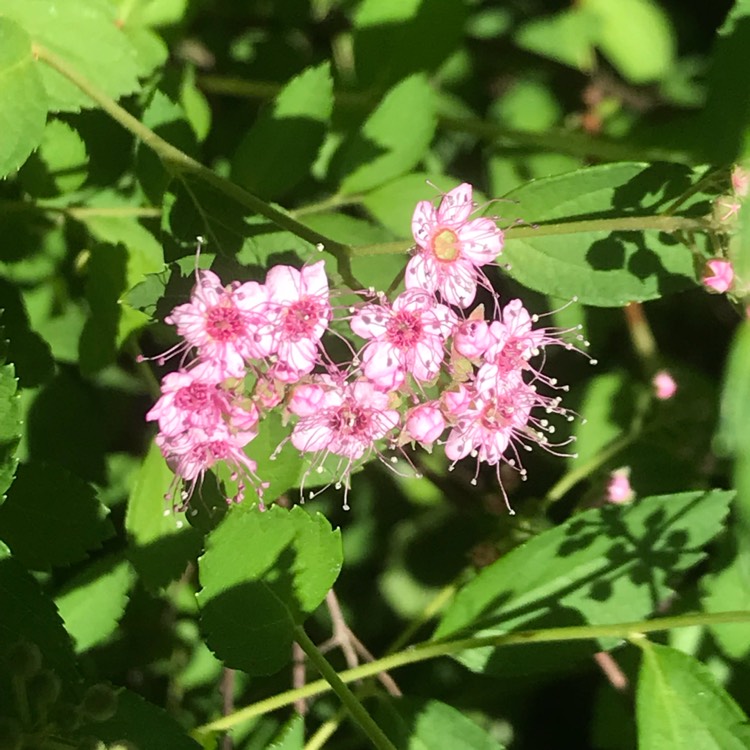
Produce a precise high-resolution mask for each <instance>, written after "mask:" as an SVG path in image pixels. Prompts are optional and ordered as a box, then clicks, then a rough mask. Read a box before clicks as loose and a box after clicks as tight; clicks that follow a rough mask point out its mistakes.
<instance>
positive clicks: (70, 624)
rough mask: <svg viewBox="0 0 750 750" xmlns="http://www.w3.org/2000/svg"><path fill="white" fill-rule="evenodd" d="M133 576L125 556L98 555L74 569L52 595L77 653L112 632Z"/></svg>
mask: <svg viewBox="0 0 750 750" xmlns="http://www.w3.org/2000/svg"><path fill="white" fill-rule="evenodd" d="M133 580H134V575H133V569H132V568H131V566H130V564H129V563H128V562H127V560H122V559H120V558H119V557H108V558H102V559H100V560H97V561H96V562H94V563H92V564H91V565H89V566H87V567H86V568H85V569H84V570H82V571H81V572H80V573H78V574H77V575H76V576H75V577H74V578H73V579H72V580H71V581H69V582H68V583H67V584H66V586H65V588H64V589H63V590H62V591H61V592H60V593H59V594H58V595H57V596H56V597H55V604H56V605H57V609H58V611H59V612H60V616H61V617H62V619H63V622H64V623H65V629H66V630H67V631H68V633H70V635H71V637H72V638H73V640H74V642H75V647H76V651H77V652H78V653H82V652H84V651H88V649H90V648H93V647H94V646H98V645H99V644H100V643H102V642H103V641H106V639H107V638H109V637H110V636H111V635H112V634H113V633H114V632H115V630H116V629H117V623H118V621H119V620H120V618H121V617H122V614H123V612H124V611H125V605H126V604H127V602H128V592H129V590H130V588H131V586H132V584H133Z"/></svg>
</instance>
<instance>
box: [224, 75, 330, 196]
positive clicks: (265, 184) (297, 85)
mask: <svg viewBox="0 0 750 750" xmlns="http://www.w3.org/2000/svg"><path fill="white" fill-rule="evenodd" d="M332 111H333V79H332V78H331V69H330V64H329V63H327V62H326V63H323V64H321V65H318V66H316V67H311V68H307V69H306V70H304V71H303V72H302V73H300V74H299V75H298V76H295V77H294V78H292V80H291V81H289V83H287V84H286V86H284V88H283V89H282V90H281V92H280V93H279V94H278V95H277V97H276V98H275V100H274V102H273V104H272V105H269V107H268V108H267V109H266V110H265V111H264V112H263V113H262V114H261V115H260V117H259V118H258V120H257V121H256V122H255V124H254V125H253V126H252V127H251V128H250V130H249V131H248V132H247V134H246V135H245V137H244V138H243V139H242V142H241V143H240V145H239V147H238V149H237V152H236V153H235V155H234V159H233V161H232V179H234V180H235V182H238V183H239V184H240V185H243V186H244V187H246V188H247V189H248V190H249V191H250V192H252V193H255V194H257V195H259V196H261V197H262V198H266V199H276V198H279V197H281V196H283V195H284V194H285V193H287V192H288V191H289V190H291V189H292V188H294V187H295V186H296V185H298V184H299V183H300V182H301V181H302V180H304V179H305V178H306V177H308V175H309V173H310V168H311V167H312V164H313V162H314V161H315V158H316V157H317V155H318V151H319V150H320V147H321V145H322V144H323V139H324V137H325V134H326V129H327V125H328V122H329V121H330V119H331V113H332Z"/></svg>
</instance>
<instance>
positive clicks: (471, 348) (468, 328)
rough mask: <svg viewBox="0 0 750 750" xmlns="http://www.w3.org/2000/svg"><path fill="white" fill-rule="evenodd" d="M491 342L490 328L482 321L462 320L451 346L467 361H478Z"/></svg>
mask: <svg viewBox="0 0 750 750" xmlns="http://www.w3.org/2000/svg"><path fill="white" fill-rule="evenodd" d="M491 342H492V337H491V336H490V328H489V326H488V325H487V323H486V322H485V321H484V320H471V319H469V320H464V321H462V322H461V323H460V324H459V326H458V327H457V328H456V331H455V333H454V334H453V346H455V347H456V351H457V352H458V353H459V354H461V355H462V356H464V357H466V358H468V359H479V358H480V357H481V356H482V355H483V354H484V353H485V351H487V347H488V346H489V345H490V343H491Z"/></svg>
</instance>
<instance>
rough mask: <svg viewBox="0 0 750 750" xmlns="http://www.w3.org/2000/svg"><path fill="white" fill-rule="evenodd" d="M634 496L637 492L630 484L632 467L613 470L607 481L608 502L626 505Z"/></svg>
mask: <svg viewBox="0 0 750 750" xmlns="http://www.w3.org/2000/svg"><path fill="white" fill-rule="evenodd" d="M634 498H635V492H633V488H632V487H631V486H630V469H629V468H627V467H625V468H622V469H616V470H615V471H613V472H612V474H611V475H610V478H609V482H608V483H607V502H610V503H614V504H615V505H624V504H626V503H630V502H632V501H633V499H634Z"/></svg>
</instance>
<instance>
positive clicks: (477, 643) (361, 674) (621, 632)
mask: <svg viewBox="0 0 750 750" xmlns="http://www.w3.org/2000/svg"><path fill="white" fill-rule="evenodd" d="M742 622H746V623H750V610H740V611H732V612H694V613H689V614H684V615H674V616H672V617H658V618H655V619H653V620H639V621H637V622H621V623H615V624H612V625H574V626H567V627H560V628H545V629H542V630H522V631H518V632H515V633H503V634H500V635H485V636H475V637H473V638H462V639H459V640H444V641H424V642H422V643H419V644H417V645H415V646H411V647H409V648H407V649H404V650H403V651H399V652H398V653H395V654H391V655H389V656H385V657H383V658H382V659H376V660H375V661H372V662H368V663H367V664H361V665H360V666H358V667H355V668H354V669H347V670H346V671H344V672H340V673H338V674H337V678H338V679H339V680H340V681H341V682H343V683H344V684H348V683H350V682H355V681H356V680H362V679H365V678H367V677H373V676H375V675H377V674H379V673H380V672H383V671H390V670H392V669H398V668H399V667H404V666H406V665H407V664H415V663H417V662H422V661H429V660H430V659H436V658H438V657H441V656H450V655H452V654H458V653H461V652H462V651H469V650H471V649H475V648H486V647H488V646H490V647H497V646H517V645H522V644H527V643H555V642H563V641H587V640H593V639H598V638H623V639H628V638H633V637H634V636H636V635H638V634H642V635H643V634H646V633H657V632H660V631H664V630H673V629H677V628H688V627H695V626H696V625H726V624H729V623H742ZM316 651H317V649H316ZM321 658H322V657H321ZM323 661H325V659H324V660H323ZM326 664H327V665H328V668H329V669H331V670H333V667H331V666H330V664H328V662H326ZM331 689H332V685H330V684H329V683H328V682H327V681H326V680H316V681H315V682H310V683H308V684H307V685H305V686H304V687H303V688H300V689H298V690H288V691H286V692H284V693H279V694H278V695H274V696H273V697H271V698H266V699H265V700H262V701H259V702H258V703H253V704H251V705H249V706H245V707H244V708H240V709H238V710H237V711H235V712H234V713H233V714H231V715H229V716H225V717H222V718H221V719H216V720H215V721H212V722H209V723H208V724H204V725H203V726H201V727H198V729H196V730H195V731H196V732H197V733H198V734H202V733H206V732H219V731H226V730H227V729H230V728H231V727H233V726H235V725H236V724H239V723H240V722H243V721H247V720H248V719H250V718H252V717H254V716H261V715H263V714H266V713H268V712H270V711H274V710H276V709H277V708H282V707H283V706H288V705H290V704H292V703H294V701H296V700H298V699H300V698H311V697H313V696H315V695H320V694H322V693H325V692H327V691H328V690H331Z"/></svg>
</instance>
